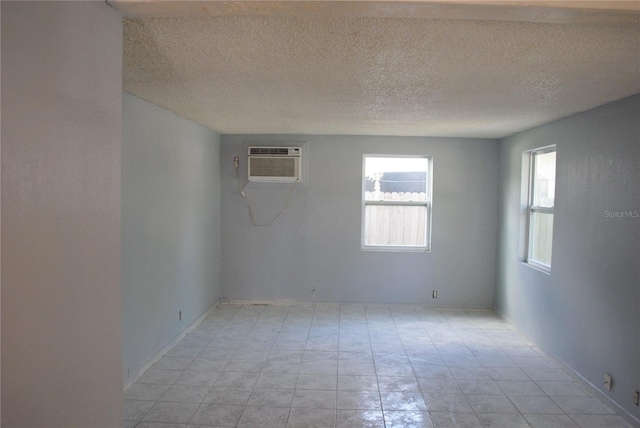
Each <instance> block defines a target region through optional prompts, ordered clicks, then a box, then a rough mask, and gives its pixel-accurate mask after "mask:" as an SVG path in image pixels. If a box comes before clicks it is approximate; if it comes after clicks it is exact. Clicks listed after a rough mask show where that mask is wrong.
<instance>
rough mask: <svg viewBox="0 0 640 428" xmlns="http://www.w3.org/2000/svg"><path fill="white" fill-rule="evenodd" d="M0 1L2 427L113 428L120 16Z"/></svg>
mask: <svg viewBox="0 0 640 428" xmlns="http://www.w3.org/2000/svg"><path fill="white" fill-rule="evenodd" d="M0 7H1V8H2V256H1V258H2V267H3V269H2V339H1V340H2V426H6V427H27V426H28V427H53V426H65V427H71V426H77V427H80V426H84V427H86V426H96V427H97V426H120V425H121V424H122V420H123V392H122V386H123V384H122V377H121V370H122V369H121V367H122V302H121V298H122V293H121V288H120V142H121V136H120V133H121V116H122V17H121V16H120V15H119V14H118V13H117V12H116V11H114V10H113V9H112V8H110V7H109V6H108V5H106V4H105V3H101V2H6V1H3V2H2V3H1V5H0Z"/></svg>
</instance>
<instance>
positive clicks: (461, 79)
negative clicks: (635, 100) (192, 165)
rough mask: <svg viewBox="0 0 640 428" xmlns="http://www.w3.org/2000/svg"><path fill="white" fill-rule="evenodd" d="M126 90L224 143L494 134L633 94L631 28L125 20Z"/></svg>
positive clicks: (638, 55) (636, 74)
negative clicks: (257, 138)
mask: <svg viewBox="0 0 640 428" xmlns="http://www.w3.org/2000/svg"><path fill="white" fill-rule="evenodd" d="M123 74H124V76H123V78H124V89H125V90H126V91H128V92H130V93H132V94H134V95H137V96H139V97H140V98H143V99H145V100H148V101H150V102H152V103H154V104H157V105H159V106H161V107H164V108H166V109H168V110H170V111H173V112H174V113H176V114H178V115H180V116H182V117H185V118H188V119H191V120H193V121H195V122H197V123H200V124H202V125H205V126H207V127H209V128H211V129H214V130H216V131H218V132H220V133H225V134H231V133H275V134H288V133H303V134H359V135H417V136H460V137H486V138H498V137H504V136H507V135H511V134H513V133H515V132H519V131H522V130H525V129H528V128H531V127H534V126H537V125H540V124H544V123H548V122H550V121H553V120H555V119H559V118H561V117H565V116H568V115H571V114H573V113H576V112H579V111H584V110H587V109H590V108H593V107H596V106H598V105H602V104H605V103H607V102H610V101H613V100H617V99H620V98H623V97H625V96H628V95H632V94H634V93H638V92H640V26H639V25H638V23H637V20H636V22H633V20H632V22H614V23H612V22H604V23H598V22H587V23H562V24H558V23H541V22H522V21H520V22H510V21H504V20H471V19H430V18H418V19H416V18H380V17H359V16H290V15H289V16H267V15H251V14H247V15H231V16H229V15H225V16H202V17H167V18H140V19H126V20H125V22H124V72H123Z"/></svg>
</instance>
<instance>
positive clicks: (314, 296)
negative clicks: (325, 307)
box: [311, 290, 316, 299]
mask: <svg viewBox="0 0 640 428" xmlns="http://www.w3.org/2000/svg"><path fill="white" fill-rule="evenodd" d="M311 297H313V298H314V299H315V298H316V290H311Z"/></svg>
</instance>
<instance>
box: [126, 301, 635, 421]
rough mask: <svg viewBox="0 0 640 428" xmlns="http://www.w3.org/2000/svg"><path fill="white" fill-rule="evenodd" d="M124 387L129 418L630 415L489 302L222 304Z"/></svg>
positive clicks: (559, 418)
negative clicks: (469, 305)
mask: <svg viewBox="0 0 640 428" xmlns="http://www.w3.org/2000/svg"><path fill="white" fill-rule="evenodd" d="M125 399H126V401H125V419H126V422H125V426H126V427H136V428H177V427H181V428H185V427H189V428H195V427H256V428H271V427H273V428H313V427H322V428H324V427H337V428H347V427H349V428H351V427H354V428H355V427H387V428H390V427H403V428H407V427H436V428H441V427H442V428H445V427H447V428H448V427H465V428H467V427H468V428H471V427H483V428H489V427H491V428H520V427H533V428H556V427H557V428H564V427H573V428H575V427H582V428H587V427H611V428H616V427H625V428H628V427H631V425H629V424H627V423H626V422H625V421H624V420H623V419H622V418H621V417H620V416H618V415H616V413H615V411H614V410H612V409H611V408H610V407H609V406H607V405H606V404H604V403H603V402H602V401H600V400H599V399H598V398H596V397H594V396H592V395H591V394H590V392H589V390H588V389H586V388H585V387H583V385H581V384H580V383H578V382H575V381H573V380H572V379H571V378H570V377H569V376H568V375H567V374H566V373H565V372H564V371H563V370H562V369H561V368H559V367H558V366H557V365H556V364H555V363H554V362H553V361H552V360H551V359H549V358H548V357H546V356H545V355H544V354H543V353H542V352H540V351H539V350H538V349H537V348H536V347H534V346H532V345H531V344H530V343H528V342H527V341H526V340H525V339H524V338H523V337H522V336H521V335H519V334H518V333H517V332H515V331H514V330H513V329H512V328H511V327H510V325H509V324H508V323H505V322H504V321H502V320H501V319H499V318H498V317H496V316H495V315H494V314H493V313H492V312H490V311H462V310H452V311H448V310H434V309H415V308H413V307H406V308H379V307H374V308H370V307H365V306H352V305H350V306H337V305H336V306H332V305H322V306H320V305H318V306H316V307H313V306H267V305H221V306H219V307H218V308H216V309H215V310H214V311H213V312H212V313H211V314H210V315H209V316H208V317H207V318H206V319H205V320H204V321H203V322H202V323H201V324H200V325H199V326H197V327H196V328H195V329H194V330H193V331H192V332H191V333H190V334H189V335H188V336H187V337H185V338H184V339H183V340H182V341H180V342H179V343H178V344H177V345H176V346H175V347H174V348H173V349H172V350H171V351H169V352H168V353H167V354H166V355H165V356H164V357H162V359H160V361H158V362H157V363H156V364H155V365H154V366H152V367H151V368H150V369H149V370H147V372H146V373H144V374H143V375H142V376H141V377H140V378H139V379H138V380H137V381H136V382H135V383H134V384H133V385H131V386H130V387H129V388H128V389H127V391H126V392H125Z"/></svg>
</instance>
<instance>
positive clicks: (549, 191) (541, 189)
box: [532, 151, 556, 208]
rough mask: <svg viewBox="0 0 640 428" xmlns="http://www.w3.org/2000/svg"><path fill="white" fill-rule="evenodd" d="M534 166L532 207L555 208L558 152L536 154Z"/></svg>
mask: <svg viewBox="0 0 640 428" xmlns="http://www.w3.org/2000/svg"><path fill="white" fill-rule="evenodd" d="M533 165H534V172H533V174H534V175H533V179H534V182H533V201H532V205H533V206H536V207H548V208H553V200H554V198H555V188H556V152H555V151H553V152H549V153H540V154H538V153H536V154H535V155H534V159H533Z"/></svg>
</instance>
